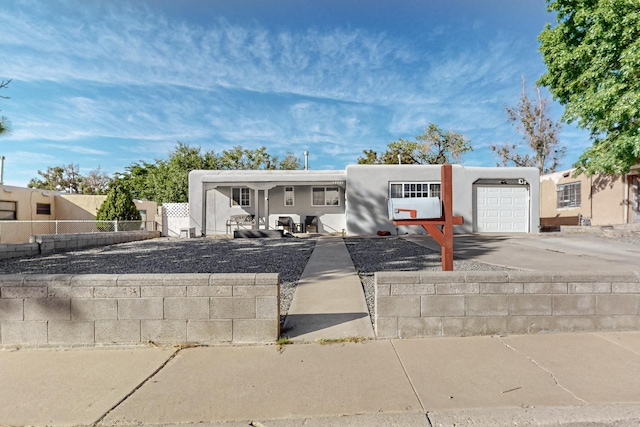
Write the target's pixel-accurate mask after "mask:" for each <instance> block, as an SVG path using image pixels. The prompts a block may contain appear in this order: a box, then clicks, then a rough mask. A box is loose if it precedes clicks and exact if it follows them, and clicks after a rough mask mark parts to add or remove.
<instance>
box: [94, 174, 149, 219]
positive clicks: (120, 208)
mask: <svg viewBox="0 0 640 427" xmlns="http://www.w3.org/2000/svg"><path fill="white" fill-rule="evenodd" d="M141 219H142V217H141V216H140V212H139V211H138V208H137V207H136V204H135V203H134V201H133V197H132V196H131V192H130V191H129V188H128V187H127V186H126V185H124V184H123V183H122V182H120V181H119V180H118V179H115V180H113V181H112V182H111V184H110V185H109V192H108V193H107V199H106V200H105V201H104V202H103V203H102V205H100V208H99V209H98V212H97V214H96V221H97V227H98V230H101V231H112V229H113V227H112V225H111V224H109V223H104V222H102V221H136V222H129V223H126V224H122V226H123V227H122V228H121V227H120V225H118V229H120V230H124V231H129V230H140V225H141V222H140V220H141Z"/></svg>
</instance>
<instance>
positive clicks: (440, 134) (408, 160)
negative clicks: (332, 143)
mask: <svg viewBox="0 0 640 427" xmlns="http://www.w3.org/2000/svg"><path fill="white" fill-rule="evenodd" d="M471 150H473V148H472V147H471V143H470V141H469V140H468V139H467V138H466V137H465V136H464V135H462V134H460V133H457V132H454V131H451V130H449V131H445V130H443V129H442V128H440V127H438V126H436V125H435V124H433V123H430V124H429V126H428V127H427V128H425V130H424V133H423V134H422V135H418V136H416V137H415V141H409V140H406V139H403V138H400V139H398V140H397V141H393V142H390V143H389V144H387V151H385V152H384V153H382V154H381V155H378V154H377V153H376V152H375V151H373V150H364V157H359V158H358V164H387V165H390V164H398V163H402V164H420V165H441V164H444V163H451V162H460V161H461V160H462V155H463V154H464V153H466V152H467V151H471Z"/></svg>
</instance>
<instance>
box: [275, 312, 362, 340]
mask: <svg viewBox="0 0 640 427" xmlns="http://www.w3.org/2000/svg"><path fill="white" fill-rule="evenodd" d="M363 317H366V318H368V317H369V313H322V314H313V313H312V314H289V315H287V317H286V318H285V321H284V327H283V329H282V333H281V335H282V336H286V337H288V338H296V337H298V336H300V335H304V334H308V333H311V332H317V331H321V330H323V329H327V328H331V327H333V326H337V325H341V324H343V323H348V322H351V321H353V320H357V319H362V318H363Z"/></svg>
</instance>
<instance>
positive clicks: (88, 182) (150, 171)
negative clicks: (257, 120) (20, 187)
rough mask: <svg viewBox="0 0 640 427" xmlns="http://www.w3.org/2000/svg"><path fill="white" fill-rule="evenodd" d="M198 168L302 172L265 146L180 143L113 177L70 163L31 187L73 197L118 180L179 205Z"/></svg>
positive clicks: (138, 193)
mask: <svg viewBox="0 0 640 427" xmlns="http://www.w3.org/2000/svg"><path fill="white" fill-rule="evenodd" d="M197 169H226V170H236V169H238V170H239V169H245V170H246V169H300V159H299V158H298V157H296V156H295V155H294V154H293V153H287V154H286V155H285V156H284V157H283V158H282V159H281V158H279V157H278V156H275V155H273V154H269V153H268V152H267V148H266V147H260V148H257V149H253V150H251V149H245V148H242V146H236V147H233V148H231V149H229V150H223V151H222V153H221V154H216V153H214V152H213V151H205V152H203V151H202V149H201V148H200V147H193V146H190V145H187V144H183V143H182V142H178V143H177V145H176V147H175V149H174V150H173V151H171V152H170V153H169V155H168V157H167V159H156V160H154V161H153V162H145V161H140V162H136V163H133V164H131V165H130V166H127V167H125V171H124V172H121V173H116V174H115V176H114V177H110V176H109V175H107V174H106V173H104V172H102V171H101V170H100V168H98V169H95V170H92V171H90V172H89V173H88V174H87V175H82V174H81V173H80V168H79V166H78V165H75V164H72V163H71V164H69V165H66V166H53V167H48V168H47V170H46V171H41V170H38V175H39V178H33V179H31V181H29V184H28V187H29V188H39V189H43V190H53V191H62V192H66V193H72V194H107V192H108V190H109V188H110V187H113V186H115V185H116V181H117V186H118V187H126V189H127V191H128V192H129V193H130V194H131V195H132V197H133V198H134V199H147V200H153V201H155V202H157V203H158V204H162V203H167V202H174V203H180V202H187V201H188V198H189V172H190V171H192V170H197ZM119 191H121V192H122V191H124V190H119Z"/></svg>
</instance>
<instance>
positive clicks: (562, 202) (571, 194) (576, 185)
mask: <svg viewBox="0 0 640 427" xmlns="http://www.w3.org/2000/svg"><path fill="white" fill-rule="evenodd" d="M580 191H581V187H580V182H570V183H569V184H559V185H558V188H557V190H556V194H557V195H558V205H557V207H558V208H577V207H580V203H581V196H580Z"/></svg>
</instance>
